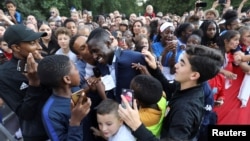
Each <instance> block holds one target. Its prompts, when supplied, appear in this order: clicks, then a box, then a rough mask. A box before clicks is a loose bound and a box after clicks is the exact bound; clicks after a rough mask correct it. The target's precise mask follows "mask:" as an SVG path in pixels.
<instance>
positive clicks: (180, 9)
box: [1, 0, 250, 20]
mask: <svg viewBox="0 0 250 141" xmlns="http://www.w3.org/2000/svg"><path fill="white" fill-rule="evenodd" d="M15 1H16V3H17V10H18V11H20V12H21V13H22V14H23V16H24V17H26V16H28V15H29V14H32V15H34V16H36V17H37V18H38V19H41V20H46V19H47V18H48V17H49V9H50V7H52V6H55V7H57V8H58V9H59V11H60V15H64V16H69V15H70V8H71V7H75V8H76V9H77V10H84V9H86V10H89V11H92V13H93V14H94V15H97V14H107V13H110V12H113V11H114V10H119V11H120V12H121V13H124V14H126V15H129V14H131V13H136V14H137V15H139V13H141V14H143V13H144V12H145V8H146V5H148V4H151V5H153V7H154V11H155V12H159V11H161V12H163V13H175V14H178V15H183V13H184V12H186V11H190V10H191V9H194V3H195V1H196V0H148V1H147V2H146V3H144V4H143V5H142V6H140V7H139V6H138V5H137V4H136V0H41V1H37V0H15ZM203 1H205V2H207V7H206V8H204V10H205V9H208V8H210V7H211V6H212V3H213V0H203ZM231 1H232V5H233V6H234V8H237V7H238V5H239V3H240V2H241V0H238V1H233V0H231ZM249 5H250V2H249V3H247V4H246V5H245V6H244V8H243V10H245V9H247V8H248V7H249ZM1 6H2V8H3V9H4V10H6V9H5V6H4V3H2V5H1ZM127 17H128V16H127Z"/></svg>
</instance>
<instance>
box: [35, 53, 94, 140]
mask: <svg viewBox="0 0 250 141" xmlns="http://www.w3.org/2000/svg"><path fill="white" fill-rule="evenodd" d="M38 76H39V78H40V82H41V84H42V85H44V86H47V87H51V88H52V89H53V94H52V95H51V96H50V97H49V99H48V100H47V102H46V103H45V105H44V107H43V110H42V120H43V124H44V127H45V129H46V132H47V134H48V135H49V138H50V139H51V140H52V141H62V140H79V141H80V140H83V138H84V132H83V123H82V120H83V119H84V117H85V116H86V115H87V114H88V112H89V110H90V105H91V101H90V99H89V98H87V101H86V102H85V103H82V101H83V97H84V95H85V93H82V95H80V96H79V100H78V102H77V103H74V104H73V103H72V102H71V95H72V92H71V87H73V86H78V85H79V84H80V76H79V72H78V70H77V68H76V66H75V65H74V63H73V62H72V61H71V60H70V59H69V58H68V57H67V56H65V55H51V56H47V57H45V58H43V59H42V60H41V61H40V62H39V64H38Z"/></svg>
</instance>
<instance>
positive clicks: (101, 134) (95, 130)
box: [90, 126, 108, 140]
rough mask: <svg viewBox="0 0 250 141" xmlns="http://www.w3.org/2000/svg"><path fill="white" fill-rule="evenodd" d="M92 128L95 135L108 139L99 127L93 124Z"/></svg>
mask: <svg viewBox="0 0 250 141" xmlns="http://www.w3.org/2000/svg"><path fill="white" fill-rule="evenodd" d="M90 129H91V130H92V131H93V134H94V135H95V136H98V137H102V138H104V139H106V140H108V139H107V138H106V137H105V136H104V135H103V133H102V132H101V131H100V130H99V129H97V128H95V127H93V126H92V127H90Z"/></svg>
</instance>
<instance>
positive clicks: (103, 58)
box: [88, 39, 114, 64]
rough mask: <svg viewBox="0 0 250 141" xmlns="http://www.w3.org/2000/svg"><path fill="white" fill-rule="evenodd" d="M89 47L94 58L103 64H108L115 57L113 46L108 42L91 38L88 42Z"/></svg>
mask: <svg viewBox="0 0 250 141" xmlns="http://www.w3.org/2000/svg"><path fill="white" fill-rule="evenodd" d="M88 47H89V51H90V53H91V54H92V56H93V58H94V59H95V60H96V61H97V62H99V63H101V64H108V63H109V62H110V61H111V59H112V58H113V53H114V52H113V48H112V47H111V44H110V43H108V42H106V43H105V42H104V41H102V40H97V39H91V40H90V41H89V42H88Z"/></svg>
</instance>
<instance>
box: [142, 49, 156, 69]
mask: <svg viewBox="0 0 250 141" xmlns="http://www.w3.org/2000/svg"><path fill="white" fill-rule="evenodd" d="M141 53H142V54H143V55H144V58H145V61H146V62H147V64H148V66H149V67H150V68H152V69H156V68H157V63H156V59H155V57H154V56H153V54H152V53H151V52H149V51H147V50H142V52H141Z"/></svg>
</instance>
